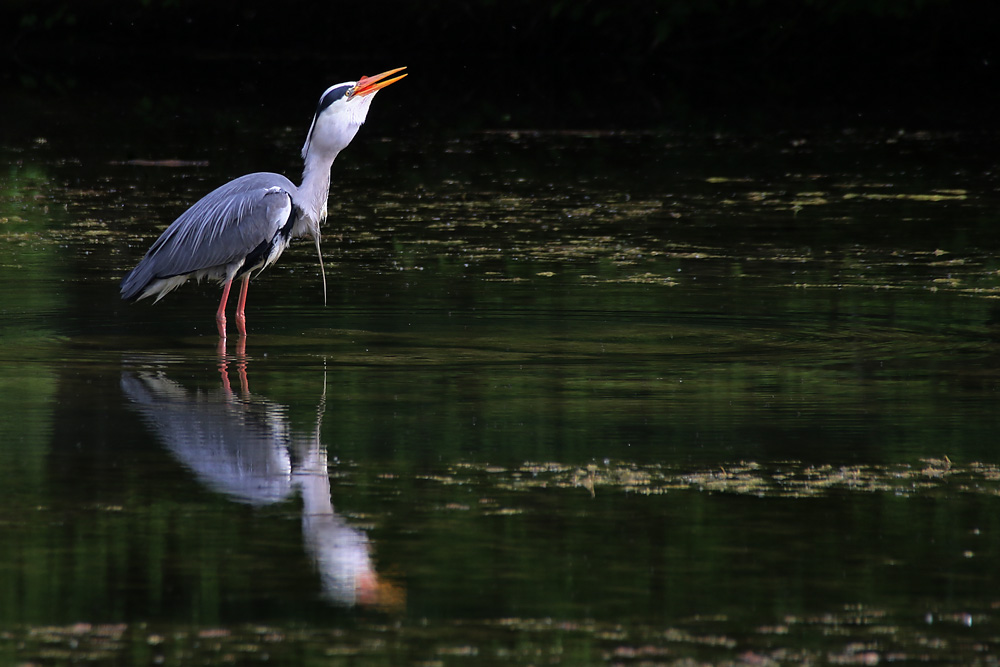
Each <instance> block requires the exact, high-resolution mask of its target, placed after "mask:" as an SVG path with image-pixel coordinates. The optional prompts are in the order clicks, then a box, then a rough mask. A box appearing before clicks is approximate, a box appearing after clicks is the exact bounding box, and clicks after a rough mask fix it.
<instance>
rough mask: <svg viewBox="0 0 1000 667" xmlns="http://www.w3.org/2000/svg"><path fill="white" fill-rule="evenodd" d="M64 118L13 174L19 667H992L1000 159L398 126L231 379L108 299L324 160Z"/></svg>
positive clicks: (208, 299) (13, 513) (366, 150)
mask: <svg viewBox="0 0 1000 667" xmlns="http://www.w3.org/2000/svg"><path fill="white" fill-rule="evenodd" d="M189 102H190V105H192V108H194V107H196V105H197V101H189ZM135 104H138V105H140V106H141V105H143V104H145V103H143V102H141V101H140V102H136V103H135ZM80 105H81V108H80V109H77V113H76V115H75V116H74V118H73V119H63V121H64V122H63V123H62V124H56V123H53V124H52V125H51V127H49V128H48V131H42V130H41V129H39V128H40V127H44V123H41V122H36V123H34V124H32V123H31V122H29V121H26V120H24V119H25V118H26V117H28V116H31V115H32V109H33V107H32V103H31V100H28V101H25V100H20V101H18V102H17V103H16V104H14V106H13V107H8V110H7V112H6V113H7V114H9V115H10V117H11V119H12V120H11V122H10V123H8V124H7V127H8V128H10V127H19V128H20V130H22V131H19V132H11V133H9V134H8V135H6V138H5V139H4V141H3V143H2V145H0V153H2V154H3V156H4V158H5V163H6V164H7V165H8V166H7V169H6V171H5V173H4V174H3V175H2V176H0V193H2V194H0V278H2V280H0V313H2V319H0V343H2V344H0V414H2V415H3V417H2V419H0V443H2V445H0V486H2V488H3V489H4V491H3V494H2V500H0V527H2V533H3V539H2V540H0V659H2V661H3V662H4V663H11V664H14V663H25V664H71V663H72V664H133V663H141V664H147V663H157V664H167V665H189V664H210V663H220V662H221V663H227V662H228V663H247V664H252V663H255V662H268V661H272V662H278V663H288V662H296V663H300V664H404V663H406V664H426V665H461V664H477V665H479V664H524V665H535V664H567V665H570V664H571V665H581V664H620V665H638V664H676V663H683V664H692V663H716V664H718V663H740V664H742V663H747V664H775V663H782V664H799V663H801V664H806V663H810V664H813V663H817V662H821V663H838V664H840V663H847V664H875V663H877V662H880V661H893V662H904V663H905V662H928V661H933V662H955V663H973V662H988V663H994V662H996V661H997V658H998V653H1000V649H998V646H997V643H996V642H997V640H996V637H997V636H998V635H1000V622H998V621H1000V612H998V607H1000V592H998V585H1000V575H998V572H1000V570H998V567H997V565H998V562H1000V499H998V495H1000V460H998V456H997V450H996V443H997V433H998V432H1000V410H998V409H997V408H998V405H997V404H998V400H1000V396H998V383H1000V354H998V352H1000V347H998V341H1000V338H998V333H1000V331H998V326H1000V310H998V302H997V298H998V296H1000V261H998V259H997V253H996V243H997V240H996V233H995V228H996V226H995V220H996V214H995V208H996V207H995V203H996V196H995V195H996V192H997V189H998V182H1000V178H998V175H997V173H996V172H995V163H994V158H993V156H995V155H996V154H997V147H998V137H997V136H996V135H994V134H990V133H985V132H975V131H970V130H967V129H965V130H961V131H958V130H956V131H919V129H900V128H895V127H893V128H889V129H885V128H864V127H862V128H849V127H847V128H845V127H836V128H829V127H828V128H822V129H815V128H814V129H811V130H808V131H797V130H796V131H793V130H786V131H768V132H754V131H751V130H739V131H731V132H726V131H705V130H702V129H698V130H684V129H672V130H671V129H667V130H663V131H658V132H648V133H643V132H604V131H594V132H542V131H529V130H517V131H514V130H504V131H483V130H475V131H472V130H469V131H456V132H453V133H440V132H427V133H426V134H425V133H421V132H420V131H419V130H420V126H419V125H417V126H416V127H412V126H411V127H409V128H403V127H402V126H400V125H396V126H394V125H393V124H392V122H391V119H392V114H391V112H387V113H386V115H385V116H383V117H381V118H380V117H379V114H378V109H377V108H376V109H374V110H373V112H372V117H371V118H370V119H369V126H367V127H365V128H364V129H363V130H362V132H361V134H360V135H359V136H358V138H357V139H356V141H355V142H354V144H353V145H352V146H351V147H350V148H349V149H348V150H347V151H345V152H344V154H342V155H341V157H340V158H339V159H338V161H337V163H335V165H334V169H333V176H334V189H333V192H332V195H331V202H330V209H331V219H330V220H329V221H328V223H327V227H326V230H325V232H326V236H325V238H324V255H325V258H326V274H327V281H328V286H329V298H328V303H327V304H326V305H324V304H323V296H322V286H321V282H320V274H319V266H318V264H317V261H316V258H315V254H314V249H313V248H312V246H311V245H310V244H309V243H301V242H300V243H299V244H297V245H294V246H293V247H292V248H291V249H290V250H289V251H288V252H287V253H286V254H285V255H284V256H283V257H282V259H281V260H280V261H279V263H278V264H277V265H276V266H274V267H272V268H271V269H269V270H268V271H267V272H266V273H265V274H263V275H262V276H261V277H260V279H258V280H255V281H254V285H253V288H252V289H251V292H250V298H249V301H248V308H247V317H248V327H249V330H250V333H249V336H248V338H247V339H246V340H245V341H244V342H243V343H240V342H239V341H237V340H236V339H235V338H231V339H230V340H229V341H228V344H227V345H224V346H222V347H221V349H220V346H219V341H218V338H217V335H216V331H215V321H214V309H215V307H216V304H217V299H218V296H219V289H218V287H217V286H216V285H213V284H202V285H196V284H193V283H190V284H188V285H185V286H184V287H182V288H181V289H180V290H178V291H177V292H175V293H172V294H170V295H169V296H168V297H166V298H165V299H164V300H163V301H162V302H160V303H158V304H156V305H150V304H149V303H148V302H142V303H139V304H134V305H127V304H124V303H122V302H121V301H120V299H119V296H118V282H119V281H120V279H121V277H122V276H123V275H124V273H125V272H126V271H127V270H128V269H130V268H131V267H132V266H134V264H135V263H136V262H137V261H138V260H139V259H140V258H141V257H142V254H143V253H144V252H145V250H146V248H147V247H148V245H149V244H150V243H151V242H152V241H153V240H154V239H155V238H156V236H157V235H158V234H159V232H160V231H161V230H162V229H163V227H165V226H166V225H167V224H169V222H170V221H171V220H173V218H174V217H176V216H177V215H178V214H180V213H181V212H182V211H183V210H184V208H186V206H187V205H189V204H190V203H192V202H193V201H195V200H196V199H197V198H198V197H200V196H201V195H203V194H204V193H206V192H208V191H209V190H211V189H212V188H214V187H215V186H216V185H218V184H220V183H222V182H224V181H226V180H227V179H229V178H232V177H234V176H237V175H240V174H242V173H245V172H248V171H254V170H276V171H282V172H284V173H286V174H288V175H289V176H290V177H292V178H293V179H294V178H295V177H296V176H297V173H298V171H299V169H300V167H299V165H298V164H297V162H296V153H297V150H298V147H299V146H300V142H301V140H302V135H303V134H304V132H305V129H306V128H305V127H291V126H285V125H283V123H289V124H290V123H291V122H292V121H293V120H294V118H289V119H285V120H281V121H278V122H276V123H272V121H273V119H272V118H269V117H268V118H265V119H260V118H258V119H256V120H251V119H253V118H254V110H251V109H249V108H246V109H242V110H240V111H239V112H238V113H236V114H235V115H227V114H223V113H222V112H219V115H218V116H217V117H213V119H211V120H210V122H209V127H208V128H206V129H202V130H198V129H196V125H197V123H195V121H194V120H193V119H192V116H189V115H186V114H187V113H189V112H185V111H183V109H184V108H188V107H183V106H182V105H180V106H178V105H175V106H174V107H172V108H171V109H169V110H163V111H162V116H156V113H157V109H159V108H160V106H159V105H152V106H149V105H146V106H144V107H143V108H144V109H145V110H146V111H148V112H149V114H152V115H153V116H154V117H155V118H154V121H155V122H153V121H151V122H150V125H149V126H141V127H138V128H137V127H133V126H131V125H128V124H127V123H123V119H125V118H126V117H127V113H126V112H125V111H122V110H121V109H122V106H121V105H120V104H117V103H116V102H114V101H107V100H104V101H102V100H96V99H93V100H81V101H80ZM168 106H169V105H168ZM376 107H377V105H376ZM129 108H134V107H129ZM178 109H181V110H178ZM192 113H193V112H192ZM227 113H228V111H227ZM43 116H44V115H43ZM234 117H238V118H240V119H241V122H235V121H233V120H232V119H233V118H234ZM84 119H87V120H86V122H87V123H88V125H87V126H86V128H85V127H84V123H85V120H84ZM90 121H93V124H89V123H90ZM19 123H20V125H19ZM25 128H30V129H25Z"/></svg>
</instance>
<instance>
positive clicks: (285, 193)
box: [121, 67, 406, 338]
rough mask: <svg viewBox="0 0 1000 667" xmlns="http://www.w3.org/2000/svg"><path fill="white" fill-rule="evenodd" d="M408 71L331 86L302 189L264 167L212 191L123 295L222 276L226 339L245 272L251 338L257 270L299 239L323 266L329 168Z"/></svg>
mask: <svg viewBox="0 0 1000 667" xmlns="http://www.w3.org/2000/svg"><path fill="white" fill-rule="evenodd" d="M403 69H405V68H403V67H400V68H397V69H394V70H389V71H388V72H383V73H382V74H378V75H376V76H370V77H369V76H363V77H361V80H360V81H347V82H345V83H340V84H337V85H335V86H330V87H329V88H327V89H326V91H325V92H324V93H323V95H321V96H320V98H319V105H318V106H317V107H316V115H315V116H314V117H313V122H312V126H311V127H310V128H309V134H308V135H307V136H306V143H305V145H304V146H303V147H302V159H303V160H304V161H305V169H304V170H303V172H302V184H301V185H299V186H298V187H296V186H295V185H294V184H293V183H292V182H291V181H290V180H288V179H287V178H285V177H284V176H282V175H280V174H272V173H266V172H262V173H256V174H247V175H246V176H241V177H240V178H237V179H235V180H233V181H230V182H228V183H226V184H225V185H223V186H221V187H219V188H217V189H216V190H213V191H212V192H210V193H208V194H207V195H205V196H204V197H202V198H201V199H200V200H199V201H198V202H196V203H195V204H194V205H193V206H192V207H191V208H189V209H188V210H187V211H185V212H184V213H182V214H181V216H180V217H179V218H177V219H176V220H175V221H174V222H173V223H172V224H171V225H170V226H169V227H167V229H166V231H164V232H163V234H162V235H161V236H160V238H158V239H157V240H156V241H155V242H154V243H153V245H152V247H150V249H149V251H148V252H147V253H146V256H145V257H143V258H142V261H141V262H139V265H138V266H136V267H135V268H134V269H132V271H131V272H130V273H129V274H128V275H127V276H125V279H124V280H122V284H121V294H122V298H123V299H126V300H130V301H131V300H135V299H142V298H145V297H149V296H155V297H156V300H157V301H159V300H160V299H161V298H163V296H164V295H166V294H167V293H168V292H170V291H171V290H173V289H176V288H177V287H180V286H181V285H182V284H184V283H185V282H187V280H188V279H189V278H195V279H197V280H201V279H202V278H211V279H214V280H218V281H219V282H221V283H222V285H223V287H222V300H221V301H220V302H219V309H218V311H216V314H215V319H216V322H217V323H218V326H219V337H220V338H225V337H226V302H227V301H228V300H229V288H230V287H231V286H232V283H233V280H235V279H236V278H241V277H242V278H243V284H242V286H241V287H240V298H239V302H238V303H237V305H236V328H237V329H239V332H240V335H241V336H246V334H247V329H246V315H245V314H244V307H245V305H246V299H247V288H248V287H249V285H250V274H251V273H253V272H254V271H260V270H263V269H265V268H267V267H268V266H270V265H271V264H273V263H274V262H276V261H277V260H278V257H280V256H281V253H283V252H284V251H285V248H287V247H288V244H289V242H290V241H291V240H292V239H293V238H298V237H300V236H310V237H312V239H313V240H314V241H315V242H316V254H318V255H319V262H320V270H322V268H323V255H322V253H320V249H319V239H320V231H319V226H320V224H321V223H322V222H323V221H324V220H325V219H326V211H327V199H328V198H329V196H330V167H331V166H332V165H333V161H334V160H335V159H336V158H337V154H338V153H340V151H342V150H344V149H345V148H347V145H348V144H349V143H351V140H352V139H354V135H355V134H357V132H358V128H360V127H361V125H362V123H364V122H365V118H366V117H367V115H368V107H369V105H370V104H371V102H372V99H373V98H374V97H375V93H376V92H378V91H379V90H380V89H381V88H384V87H386V86H388V85H389V84H391V83H393V82H395V81H399V80H400V79H402V78H403V77H404V76H406V75H405V74H401V75H399V76H397V77H394V78H391V79H390V78H388V77H390V76H392V75H393V74H395V73H397V72H399V71H401V70H403ZM323 296H324V299H325V297H326V276H325V275H324V277H323Z"/></svg>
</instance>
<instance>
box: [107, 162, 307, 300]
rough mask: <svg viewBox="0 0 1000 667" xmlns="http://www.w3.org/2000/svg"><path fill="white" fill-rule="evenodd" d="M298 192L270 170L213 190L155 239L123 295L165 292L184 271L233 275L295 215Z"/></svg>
mask: <svg viewBox="0 0 1000 667" xmlns="http://www.w3.org/2000/svg"><path fill="white" fill-rule="evenodd" d="M294 192H295V186H294V185H293V184H292V182H291V181H289V180H288V179H287V178H285V177H284V176H281V175H279V174H269V173H259V174H249V175H247V176H243V177H241V178H237V179H236V180H234V181H230V182H229V183H226V184H225V185H223V186H221V187H219V188H217V189H216V190H213V191H212V192H210V193H209V194H207V195H205V197H203V198H202V199H200V200H199V201H198V202H197V203H195V204H194V205H193V206H192V207H191V208H189V209H188V210H187V211H185V212H184V213H182V214H181V216H180V217H179V218H177V220H175V221H174V222H173V224H171V225H170V226H169V227H168V228H167V229H166V230H165V231H164V232H163V234H162V235H161V236H160V238H158V239H157V240H156V242H155V243H153V245H152V247H150V249H149V252H147V253H146V256H145V257H143V259H142V261H141V262H139V265H138V266H136V267H135V269H133V270H132V272H131V273H129V275H127V276H126V277H125V279H124V280H122V286H121V292H122V298H124V299H136V298H143V297H146V296H151V295H153V294H157V293H159V294H160V295H161V296H162V294H163V293H165V292H166V291H169V290H170V289H173V288H175V287H177V286H178V285H180V284H181V283H182V282H183V280H180V281H178V280H176V279H175V280H170V279H171V278H176V277H181V276H183V277H185V279H186V278H188V277H195V278H199V279H200V278H203V277H209V278H216V279H220V280H227V279H230V278H232V277H233V275H235V273H236V272H237V271H238V270H239V269H240V267H241V266H242V265H243V263H244V261H245V260H246V258H247V256H248V255H250V254H251V253H253V252H254V251H255V250H257V249H259V247H260V246H261V244H262V243H271V242H272V241H274V239H275V236H276V235H277V234H278V231H279V230H280V229H281V228H282V227H283V226H284V225H285V223H286V222H287V221H288V219H289V216H290V215H291V211H292V203H291V202H292V195H293V194H294ZM275 259H276V257H275ZM271 261H273V259H272V260H271Z"/></svg>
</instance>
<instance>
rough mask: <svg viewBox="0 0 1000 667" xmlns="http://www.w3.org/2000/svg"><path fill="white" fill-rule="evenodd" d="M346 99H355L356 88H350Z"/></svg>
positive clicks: (345, 94) (345, 95)
mask: <svg viewBox="0 0 1000 667" xmlns="http://www.w3.org/2000/svg"><path fill="white" fill-rule="evenodd" d="M344 97H346V98H347V99H351V98H352V97H354V88H349V89H348V91H347V92H346V93H344Z"/></svg>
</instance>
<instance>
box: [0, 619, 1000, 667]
mask: <svg viewBox="0 0 1000 667" xmlns="http://www.w3.org/2000/svg"><path fill="white" fill-rule="evenodd" d="M920 614H921V615H922V618H921V619H920V621H919V622H917V623H915V622H913V618H912V614H905V615H901V614H899V613H893V612H891V611H889V610H887V609H883V608H877V607H868V606H865V605H860V604H847V605H842V606H839V607H835V608H831V609H829V610H827V611H820V612H817V613H809V614H801V615H800V614H787V615H784V616H782V617H779V618H778V619H777V621H776V622H775V623H771V624H767V625H759V626H756V627H752V628H746V629H737V624H738V620H739V619H737V618H733V617H731V616H729V615H725V614H716V615H712V616H692V617H687V618H678V619H674V620H673V621H671V622H670V623H667V624H643V623H630V622H626V621H620V622H618V621H607V620H595V619H577V620H571V619H559V618H536V617H517V616H503V617H498V618H486V619H469V620H450V621H445V622H437V623H435V624H434V625H432V626H428V625H427V624H426V622H423V621H419V620H418V621H407V622H397V623H393V624H392V625H385V624H383V623H381V622H378V621H377V620H375V621H373V620H363V619H362V620H360V621H359V622H357V623H354V624H352V626H351V628H350V630H349V631H347V630H345V629H342V628H338V627H332V628H331V627H316V626H301V625H299V626H291V627H285V626H276V625H253V624H251V625H234V626H227V627H218V626H204V627H170V628H166V627H157V626H153V625H147V624H145V623H135V624H124V623H122V624H113V625H92V624H89V623H76V624H73V625H66V626H30V625H28V626H20V627H14V628H8V629H6V630H5V631H4V632H2V633H0V655H7V656H11V657H13V656H16V659H17V660H18V661H20V662H21V664H38V663H42V664H60V665H61V664H120V663H121V664H124V663H125V662H127V663H130V664H131V663H138V662H141V663H142V664H162V665H191V664H220V663H221V664H257V663H267V664H272V663H273V664H284V663H286V662H295V663H300V662H301V661H302V657H303V655H313V656H315V659H316V661H317V664H342V661H345V660H346V661H349V664H362V663H359V662H358V661H363V662H364V663H366V662H367V661H377V663H378V664H395V663H396V661H398V659H399V656H401V655H405V656H406V657H407V660H406V662H407V663H408V664H428V665H430V664H434V665H459V664H470V661H471V662H474V663H475V664H477V665H538V664H548V665H579V664H599V663H601V664H613V665H703V664H704V665H708V664H713V665H779V664H780V665H814V664H833V665H876V664H881V663H883V662H889V663H893V664H897V663H905V664H909V663H922V664H924V663H933V664H942V663H943V664H970V663H975V664H979V663H980V662H981V661H983V660H985V663H983V664H993V661H992V660H991V659H989V658H991V657H992V656H993V649H992V645H991V643H987V642H983V641H980V640H978V639H976V637H975V636H974V635H970V634H968V632H967V631H968V628H971V627H976V626H978V625H981V624H984V623H985V624H989V623H990V622H991V616H992V610H989V609H966V608H959V609H949V608H944V609H939V608H928V609H926V610H921V612H920ZM330 660H333V661H334V662H333V663H330V662H329V661H330ZM343 664H348V663H347V662H344V663H343Z"/></svg>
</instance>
